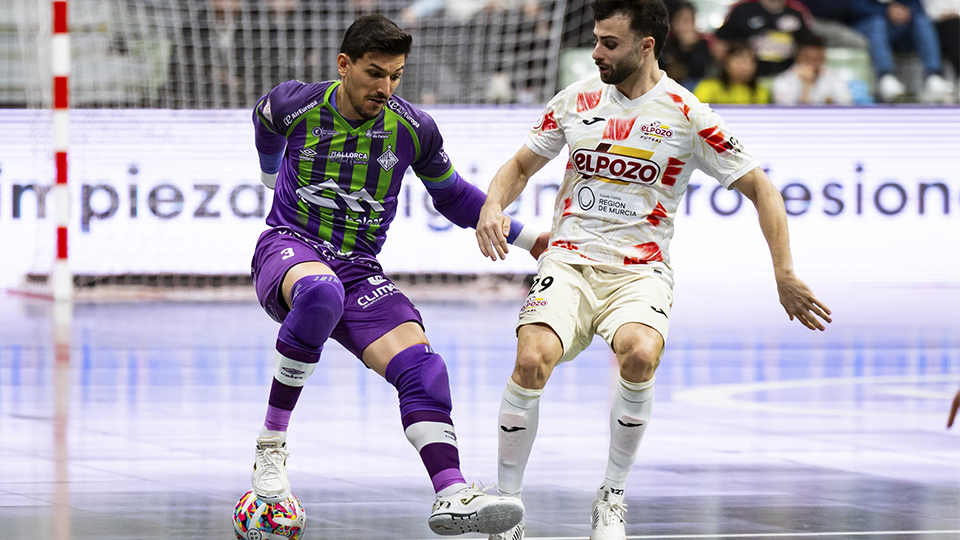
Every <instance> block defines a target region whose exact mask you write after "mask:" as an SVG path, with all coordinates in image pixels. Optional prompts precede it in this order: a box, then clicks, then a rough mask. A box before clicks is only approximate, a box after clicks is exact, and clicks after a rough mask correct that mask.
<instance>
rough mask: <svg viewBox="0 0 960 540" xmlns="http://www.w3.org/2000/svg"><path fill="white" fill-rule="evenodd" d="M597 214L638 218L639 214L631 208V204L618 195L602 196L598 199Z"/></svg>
mask: <svg viewBox="0 0 960 540" xmlns="http://www.w3.org/2000/svg"><path fill="white" fill-rule="evenodd" d="M597 212H601V213H604V214H612V215H615V216H626V217H637V212H636V211H635V210H633V209H632V208H630V205H629V203H627V202H626V201H624V200H623V199H621V198H620V197H619V196H617V195H604V194H601V195H600V196H599V197H597Z"/></svg>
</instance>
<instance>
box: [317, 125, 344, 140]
mask: <svg viewBox="0 0 960 540" xmlns="http://www.w3.org/2000/svg"><path fill="white" fill-rule="evenodd" d="M311 133H313V136H314V137H316V138H318V139H321V140H322V139H332V138H333V137H336V136H337V135H340V132H339V131H336V130H333V129H323V128H322V127H315V128H313V131H311Z"/></svg>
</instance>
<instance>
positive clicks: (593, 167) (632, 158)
mask: <svg viewBox="0 0 960 540" xmlns="http://www.w3.org/2000/svg"><path fill="white" fill-rule="evenodd" d="M651 156H653V152H650V151H646V150H639V149H636V148H628V147H625V146H615V145H611V144H608V143H602V144H600V145H599V146H597V148H596V150H588V149H586V148H580V149H577V150H576V151H574V152H573V154H571V156H570V161H571V162H573V166H574V167H575V168H576V169H577V172H578V173H580V176H582V177H584V178H596V179H598V180H606V181H609V182H614V183H619V184H626V183H631V184H644V185H650V184H653V183H654V182H656V181H657V178H659V177H660V165H659V164H657V162H655V161H651V160H650V157H651Z"/></svg>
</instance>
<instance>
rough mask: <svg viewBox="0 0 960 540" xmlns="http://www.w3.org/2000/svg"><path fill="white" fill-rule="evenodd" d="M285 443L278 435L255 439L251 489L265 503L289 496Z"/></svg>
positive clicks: (275, 501) (287, 453)
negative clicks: (255, 452) (255, 446)
mask: <svg viewBox="0 0 960 540" xmlns="http://www.w3.org/2000/svg"><path fill="white" fill-rule="evenodd" d="M289 454H290V452H289V451H288V450H287V443H285V442H283V439H282V438H280V437H260V438H258V439H257V458H256V461H255V462H254V463H253V477H252V478H251V480H252V483H253V491H254V492H255V493H256V494H257V498H258V499H260V500H261V501H263V502H265V503H267V504H273V503H278V502H280V501H283V500H286V498H287V497H289V496H290V480H289V479H288V478H287V456H288V455H289Z"/></svg>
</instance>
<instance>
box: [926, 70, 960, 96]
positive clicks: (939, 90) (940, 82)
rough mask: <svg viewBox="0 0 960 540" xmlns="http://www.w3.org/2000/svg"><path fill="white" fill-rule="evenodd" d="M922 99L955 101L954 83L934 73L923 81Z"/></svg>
mask: <svg viewBox="0 0 960 540" xmlns="http://www.w3.org/2000/svg"><path fill="white" fill-rule="evenodd" d="M921 100H922V101H923V102H924V103H950V102H952V101H953V85H952V84H950V83H948V82H947V80H946V79H944V78H943V77H941V76H940V75H937V74H936V73H934V74H933V75H930V76H929V77H927V80H926V81H925V82H924V83H923V95H922V97H921Z"/></svg>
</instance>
